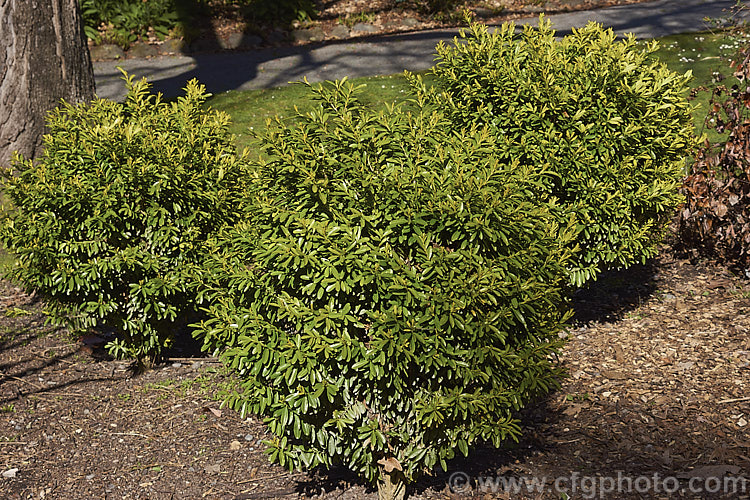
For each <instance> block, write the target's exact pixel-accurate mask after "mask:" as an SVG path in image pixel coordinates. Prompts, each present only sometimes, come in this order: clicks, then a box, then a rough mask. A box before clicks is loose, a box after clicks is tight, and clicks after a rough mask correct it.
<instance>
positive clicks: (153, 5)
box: [79, 0, 181, 48]
mask: <svg viewBox="0 0 750 500" xmlns="http://www.w3.org/2000/svg"><path fill="white" fill-rule="evenodd" d="M79 1H80V6H81V15H82V18H83V26H84V32H85V33H86V36H87V37H89V38H90V39H91V40H93V41H94V42H95V43H100V42H102V41H109V42H113V43H116V44H118V45H120V46H122V47H124V48H127V47H129V46H130V44H131V43H133V42H135V41H136V40H138V39H140V38H146V37H147V36H148V34H149V32H150V31H151V30H153V33H154V34H155V35H157V36H158V37H159V38H161V39H164V38H165V37H166V36H167V35H169V33H170V31H171V30H173V29H174V28H176V27H178V26H179V24H180V21H181V19H180V15H179V11H178V9H177V6H176V4H175V0H149V1H147V2H144V1H142V0H124V1H123V0H79ZM102 35H103V36H102Z"/></svg>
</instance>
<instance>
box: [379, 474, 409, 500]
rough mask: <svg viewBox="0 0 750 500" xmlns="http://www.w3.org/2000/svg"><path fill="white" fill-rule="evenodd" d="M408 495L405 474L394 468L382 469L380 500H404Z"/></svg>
mask: <svg viewBox="0 0 750 500" xmlns="http://www.w3.org/2000/svg"><path fill="white" fill-rule="evenodd" d="M405 496H406V481H404V475H403V474H402V473H401V472H400V471H398V470H396V469H393V470H392V471H391V472H385V471H384V470H383V469H382V468H381V470H380V480H379V481H378V500H404V497H405Z"/></svg>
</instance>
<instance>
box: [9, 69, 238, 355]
mask: <svg viewBox="0 0 750 500" xmlns="http://www.w3.org/2000/svg"><path fill="white" fill-rule="evenodd" d="M126 81H127V85H128V89H129V94H128V96H127V98H126V100H125V102H123V103H116V102H112V101H109V100H105V99H97V100H95V101H93V102H91V103H90V104H86V105H80V106H73V105H70V104H65V103H63V104H62V106H61V107H59V108H58V109H57V110H56V111H54V112H52V113H51V114H50V116H49V119H48V127H49V133H48V134H47V135H46V136H45V137H44V153H43V155H42V156H41V157H40V158H38V159H36V160H35V161H33V162H32V161H31V160H24V159H23V158H20V157H16V158H15V160H14V161H13V163H12V166H11V168H10V169H7V170H6V171H5V183H4V190H5V193H6V194H7V196H8V197H9V199H10V200H11V201H12V204H13V207H14V208H13V209H12V210H11V211H8V212H6V213H4V218H3V220H2V226H0V239H1V240H2V243H3V244H4V245H5V246H6V248H8V249H9V250H11V251H12V252H13V253H14V254H15V256H16V257H17V260H18V264H17V266H16V267H15V268H13V269H12V271H11V272H10V276H11V277H12V278H13V279H15V280H17V281H18V282H20V283H21V284H22V285H23V286H24V287H25V288H26V290H28V291H33V292H36V293H37V294H38V295H39V296H40V297H42V298H43V299H44V300H45V301H46V302H47V305H48V312H49V313H50V318H51V319H52V321H53V322H56V323H62V324H65V325H68V326H69V327H71V328H72V329H73V330H75V331H81V330H85V329H88V328H93V327H104V328H107V329H109V330H111V331H113V332H114V333H115V334H116V337H115V339H114V340H113V341H112V342H110V343H109V345H108V347H109V349H110V351H111V352H112V353H113V354H115V355H117V356H118V357H129V358H134V359H136V360H137V361H138V368H139V369H143V368H144V367H146V366H148V365H149V364H151V363H152V362H153V361H154V360H155V359H156V358H157V357H158V356H159V355H160V353H161V352H162V350H163V349H164V348H165V347H166V346H167V345H169V343H170V342H171V340H172V338H173V333H174V331H175V325H176V324H179V323H180V322H183V323H187V322H189V321H185V320H186V315H189V313H190V311H191V310H192V309H193V305H192V302H193V301H192V299H191V296H190V294H189V292H188V291H187V286H186V285H187V283H188V282H189V273H187V272H185V271H186V270H187V269H188V268H189V265H190V264H191V263H194V262H197V261H198V259H199V258H200V257H201V255H202V249H203V244H204V242H205V240H206V239H207V238H208V236H209V235H211V234H212V233H214V232H215V231H216V230H217V229H218V228H219V227H220V226H221V225H223V224H225V223H228V222H234V221H235V220H236V216H237V207H238V204H237V202H236V200H237V199H238V197H239V195H240V194H241V193H242V191H243V187H242V186H243V183H244V181H243V179H244V176H243V172H244V171H245V168H244V166H243V165H244V163H243V162H244V159H243V157H242V156H237V154H236V151H235V148H234V146H233V139H232V136H231V135H230V134H229V133H228V120H229V119H228V116H227V115H225V114H222V113H217V112H213V111H207V110H206V109H205V108H204V101H205V99H206V97H207V94H206V93H205V89H204V88H203V87H202V86H200V85H198V83H197V82H196V81H191V82H190V83H188V85H187V87H186V89H185V90H186V94H185V95H184V96H183V97H180V98H179V99H177V100H176V101H175V102H171V103H168V102H164V101H162V100H161V98H160V97H159V96H155V95H152V94H150V93H149V90H148V87H149V85H148V83H146V82H145V80H144V81H139V82H134V81H133V78H132V77H126Z"/></svg>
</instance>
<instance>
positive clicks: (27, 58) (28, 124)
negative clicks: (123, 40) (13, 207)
mask: <svg viewBox="0 0 750 500" xmlns="http://www.w3.org/2000/svg"><path fill="white" fill-rule="evenodd" d="M93 96H94V74H93V70H92V67H91V58H90V56H89V50H88V46H87V45H86V38H85V36H84V33H83V27H82V25H81V16H80V12H79V8H78V0H0V166H6V165H8V163H9V159H10V157H11V155H12V153H13V152H14V151H18V152H19V153H21V154H23V155H24V156H25V157H27V158H33V157H35V156H37V155H38V154H39V153H40V150H41V139H42V134H43V132H44V127H45V116H46V114H47V112H48V111H49V110H51V109H53V108H55V107H56V106H57V105H58V104H59V102H60V99H65V100H66V101H68V102H72V103H78V102H83V101H90V100H91V99H92V98H93Z"/></svg>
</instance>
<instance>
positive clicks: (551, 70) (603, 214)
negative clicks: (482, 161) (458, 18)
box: [414, 18, 693, 286]
mask: <svg viewBox="0 0 750 500" xmlns="http://www.w3.org/2000/svg"><path fill="white" fill-rule="evenodd" d="M655 50H656V44H655V43H650V44H646V45H640V44H638V43H637V42H636V41H635V39H633V38H632V37H630V38H626V39H624V40H621V41H617V40H616V39H615V36H614V34H613V32H612V31H611V30H603V29H602V28H601V26H599V25H597V24H595V23H590V24H589V25H588V26H586V27H585V28H583V29H580V30H574V31H573V33H572V34H571V35H568V36H566V37H564V38H563V39H562V40H560V41H557V40H555V32H554V30H552V29H551V27H550V23H549V22H546V21H545V20H544V19H543V18H540V27H539V29H533V28H531V27H528V26H526V27H524V30H523V33H522V34H521V35H520V36H518V37H517V36H516V35H515V27H514V25H513V24H505V25H503V27H502V28H501V29H500V30H499V31H497V32H493V33H489V32H488V31H487V28H486V27H485V26H481V25H478V24H474V25H473V26H471V29H470V30H469V31H465V32H462V34H461V37H460V39H456V44H455V46H446V45H444V44H440V45H439V46H438V48H437V53H438V56H437V64H436V65H435V66H434V68H433V69H432V71H431V72H432V73H433V74H434V77H435V86H436V88H433V89H426V88H425V87H424V86H423V85H421V83H420V82H419V80H418V79H414V87H415V89H416V91H417V93H419V94H420V95H423V96H424V98H427V99H430V100H432V101H433V102H435V103H436V104H440V105H442V106H443V108H444V109H445V110H446V111H447V112H448V113H449V114H450V115H451V119H452V121H453V122H454V123H455V124H456V125H455V127H457V128H458V129H462V128H467V127H470V126H471V125H472V124H475V123H480V124H486V125H488V126H490V127H491V130H492V132H493V134H494V136H495V138H496V148H495V149H496V154H498V155H499V156H500V157H501V158H505V159H508V160H509V159H518V160H519V161H520V162H521V163H522V164H525V165H536V166H540V167H544V168H547V167H548V168H550V172H551V175H549V176H547V178H546V180H545V182H544V185H543V187H542V188H541V189H539V191H538V193H537V199H538V200H540V202H544V201H546V200H558V201H559V205H560V208H561V212H560V216H561V217H562V218H563V219H567V218H568V217H569V215H570V214H571V213H572V214H575V215H576V217H577V220H578V229H579V236H578V238H577V243H578V244H579V246H580V252H579V254H578V256H577V259H576V261H575V262H574V263H573V265H572V267H571V280H572V282H573V283H574V284H575V285H578V286H580V285H581V284H583V283H584V282H585V281H587V280H590V279H594V278H595V277H596V275H597V273H598V272H600V271H602V270H605V269H609V268H622V267H627V266H630V265H631V264H633V263H636V262H643V261H645V260H646V259H647V258H649V257H652V256H653V255H655V254H656V251H657V250H656V247H657V243H658V242H659V240H660V239H661V237H662V235H663V233H664V230H665V228H666V224H667V222H668V220H669V219H670V218H671V216H672V215H673V213H674V209H675V208H676V207H677V205H678V204H679V202H680V200H681V198H680V195H679V193H678V187H679V181H680V178H681V177H682V173H683V168H684V163H683V162H684V157H685V155H686V152H687V150H688V149H689V147H690V146H691V144H692V143H693V128H692V125H691V117H690V116H691V115H690V108H689V105H688V102H687V99H686V98H687V82H688V80H689V78H690V74H689V73H688V74H685V75H679V74H676V73H674V72H672V71H670V70H669V69H667V68H666V66H664V65H662V64H660V63H658V62H655V61H653V60H651V58H650V54H652V53H653V52H654V51H655Z"/></svg>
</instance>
